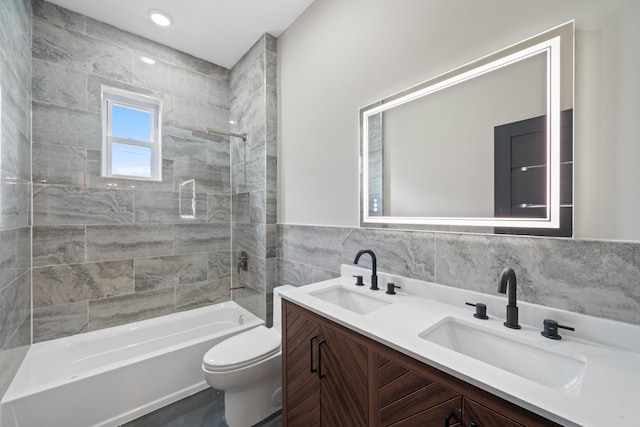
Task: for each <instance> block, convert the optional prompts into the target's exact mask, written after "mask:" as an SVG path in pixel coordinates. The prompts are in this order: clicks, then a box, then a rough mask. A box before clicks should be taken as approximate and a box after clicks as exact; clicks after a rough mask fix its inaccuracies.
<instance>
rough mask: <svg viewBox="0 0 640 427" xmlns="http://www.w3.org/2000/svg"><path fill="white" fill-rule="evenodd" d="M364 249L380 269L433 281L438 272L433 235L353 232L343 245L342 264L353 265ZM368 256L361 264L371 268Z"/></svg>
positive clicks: (381, 231)
mask: <svg viewBox="0 0 640 427" xmlns="http://www.w3.org/2000/svg"><path fill="white" fill-rule="evenodd" d="M361 249H371V250H373V251H374V252H375V254H376V258H377V260H378V269H379V270H380V271H385V272H388V273H394V274H399V275H401V276H405V277H411V278H414V279H420V280H426V281H433V280H435V271H436V266H435V262H436V241H435V234H434V233H426V232H407V231H395V230H373V229H351V230H350V231H349V232H348V233H347V235H346V237H345V240H344V242H343V246H342V260H341V263H344V264H350V263H353V260H354V258H355V256H356V254H357V253H358V251H359V250H361ZM369 262H370V258H369V256H368V255H365V256H363V257H362V258H361V259H360V262H359V264H360V265H363V266H367V265H370V264H369Z"/></svg>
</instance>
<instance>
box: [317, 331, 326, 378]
mask: <svg viewBox="0 0 640 427" xmlns="http://www.w3.org/2000/svg"><path fill="white" fill-rule="evenodd" d="M325 343H326V341H325V340H321V341H319V342H318V378H320V379H322V378H325V377H326V375H325V374H323V373H322V345H323V344H325Z"/></svg>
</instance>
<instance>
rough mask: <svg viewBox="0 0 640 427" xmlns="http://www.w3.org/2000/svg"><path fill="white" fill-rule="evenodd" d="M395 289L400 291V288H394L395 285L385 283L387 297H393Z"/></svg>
mask: <svg viewBox="0 0 640 427" xmlns="http://www.w3.org/2000/svg"><path fill="white" fill-rule="evenodd" d="M396 289H400V286H396V285H395V283H391V282H389V283H387V293H388V294H389V295H395V294H396Z"/></svg>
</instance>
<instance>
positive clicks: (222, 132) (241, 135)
mask: <svg viewBox="0 0 640 427" xmlns="http://www.w3.org/2000/svg"><path fill="white" fill-rule="evenodd" d="M209 133H217V134H220V135H226V136H234V137H236V138H242V140H243V141H246V140H247V137H248V136H249V135H247V134H246V133H234V132H229V131H226V130H222V129H213V128H204V132H203V131H198V130H192V131H191V134H192V135H193V136H202V134H205V135H206V134H209ZM198 134H200V135H198Z"/></svg>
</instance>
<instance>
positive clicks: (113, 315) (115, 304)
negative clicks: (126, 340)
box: [88, 288, 175, 331]
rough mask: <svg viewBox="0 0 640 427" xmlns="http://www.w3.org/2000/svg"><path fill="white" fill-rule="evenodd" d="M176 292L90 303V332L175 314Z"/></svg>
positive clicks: (118, 297) (150, 293)
mask: <svg viewBox="0 0 640 427" xmlns="http://www.w3.org/2000/svg"><path fill="white" fill-rule="evenodd" d="M174 303H175V291H174V289H173V288H171V289H160V290H155V291H149V292H136V293H134V294H129V295H123V296H116V297H111V298H102V299H98V300H93V301H89V326H88V330H89V331H95V330H98V329H104V328H108V327H111V326H118V325H123V324H125V323H131V322H136V321H138V320H145V319H150V318H153V317H158V316H163V315H165V314H170V313H172V312H173V308H174Z"/></svg>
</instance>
